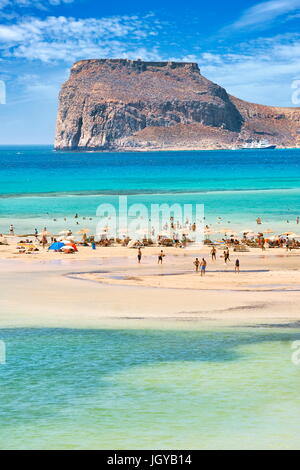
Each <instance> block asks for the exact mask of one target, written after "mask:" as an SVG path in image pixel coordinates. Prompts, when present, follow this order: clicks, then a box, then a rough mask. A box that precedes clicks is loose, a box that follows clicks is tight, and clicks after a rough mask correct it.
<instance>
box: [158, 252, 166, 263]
mask: <svg viewBox="0 0 300 470" xmlns="http://www.w3.org/2000/svg"><path fill="white" fill-rule="evenodd" d="M165 256H166V255H165V254H164V252H163V250H161V252H160V253H159V255H158V264H162V262H163V259H164V257H165Z"/></svg>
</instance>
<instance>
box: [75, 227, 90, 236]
mask: <svg viewBox="0 0 300 470" xmlns="http://www.w3.org/2000/svg"><path fill="white" fill-rule="evenodd" d="M89 232H90V230H89V229H88V228H83V229H81V230H79V232H76V233H78V234H79V235H86V234H87V233H89Z"/></svg>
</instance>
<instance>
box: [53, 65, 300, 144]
mask: <svg viewBox="0 0 300 470" xmlns="http://www.w3.org/2000/svg"><path fill="white" fill-rule="evenodd" d="M299 120H300V110H299V109H296V108H292V109H289V108H284V109H281V108H271V107H265V106H260V105H252V104H250V103H246V102H244V101H241V100H238V99H236V98H234V97H231V96H229V95H228V94H227V92H226V91H225V90H224V88H222V87H220V86H218V85H216V84H214V83H212V82H210V81H209V80H207V79H206V78H205V77H203V76H202V75H201V73H200V70H199V68H198V65H197V64H194V63H181V62H180V63H177V62H142V61H130V60H126V59H116V60H113V59H101V60H86V61H80V62H77V63H76V64H74V66H73V67H72V69H71V75H70V78H69V80H68V81H67V82H66V83H65V84H64V85H63V87H62V90H61V93H60V103H59V111H58V118H57V130H56V139H55V148H56V149H58V150H64V149H70V150H85V149H89V150H110V149H111V150H130V149H136V150H139V149H141V150H143V149H168V148H169V149H176V148H182V149H189V148H192V149H196V148H199V149H201V148H227V147H230V146H232V145H233V144H234V143H235V142H246V141H249V140H253V138H256V139H257V138H258V137H259V138H261V137H269V138H270V139H269V140H272V142H273V141H274V143H276V144H277V145H281V146H286V145H291V144H292V145H293V146H295V145H296V140H297V136H298V137H299V134H297V131H298V128H300V123H299Z"/></svg>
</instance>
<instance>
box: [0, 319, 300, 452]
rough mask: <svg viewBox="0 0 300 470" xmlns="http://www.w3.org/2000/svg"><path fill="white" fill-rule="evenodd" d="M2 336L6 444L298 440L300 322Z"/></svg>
mask: <svg viewBox="0 0 300 470" xmlns="http://www.w3.org/2000/svg"><path fill="white" fill-rule="evenodd" d="M0 337H1V338H2V339H4V340H5V341H6V344H7V364H6V365H2V366H0V419H1V426H0V448H6V449H13V448H18V449H22V448H24V449H31V448H43V449H51V448H52V449H53V448H59V449H86V448H93V449H99V448H100V449H112V448H114V449H147V448H148V449H151V448H156V449H166V448H167V449H172V448H176V449H210V448H220V449H224V448H225V449H226V448H235V449H245V448H268V449H270V448H273V449H287V448H294V449H299V448H300V442H299V434H300V419H299V409H300V395H299V389H300V368H299V367H300V366H298V367H297V366H296V365H294V364H293V363H292V361H291V357H292V352H293V351H292V349H291V344H292V342H293V341H295V340H299V339H300V329H293V328H292V329H282V328H281V329H277V328H276V327H274V328H270V329H265V328H262V329H260V328H249V329H225V330H223V331H219V330H213V331H188V330H187V331H176V330H175V331H168V330H165V331H159V330H127V331H126V330H93V331H92V330H53V329H41V330H39V329H32V330H31V329H14V330H0Z"/></svg>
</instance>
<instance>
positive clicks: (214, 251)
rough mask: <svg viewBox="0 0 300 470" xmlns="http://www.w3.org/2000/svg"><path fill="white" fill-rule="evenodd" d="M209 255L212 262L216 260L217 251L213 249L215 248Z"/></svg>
mask: <svg viewBox="0 0 300 470" xmlns="http://www.w3.org/2000/svg"><path fill="white" fill-rule="evenodd" d="M210 254H211V259H212V261H216V259H217V250H216V249H215V247H213V249H212V250H211V252H210Z"/></svg>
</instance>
